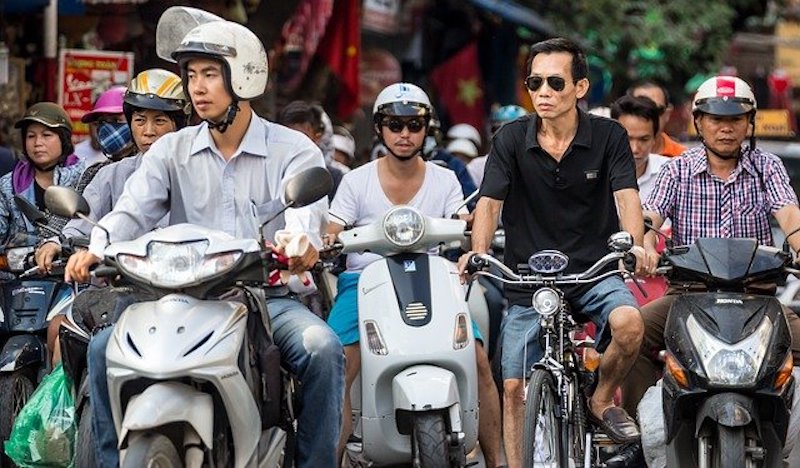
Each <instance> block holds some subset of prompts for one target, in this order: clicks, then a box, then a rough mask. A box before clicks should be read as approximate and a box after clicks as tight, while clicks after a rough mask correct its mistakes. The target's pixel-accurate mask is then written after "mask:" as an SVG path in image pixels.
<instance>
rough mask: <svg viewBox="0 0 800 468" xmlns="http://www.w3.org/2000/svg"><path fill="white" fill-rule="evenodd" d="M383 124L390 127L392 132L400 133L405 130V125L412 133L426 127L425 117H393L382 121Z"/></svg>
mask: <svg viewBox="0 0 800 468" xmlns="http://www.w3.org/2000/svg"><path fill="white" fill-rule="evenodd" d="M382 124H383V125H385V126H386V127H389V130H390V131H391V132H392V133H400V132H402V131H403V127H406V128H408V131H409V132H411V133H418V132H420V131H422V129H424V128H425V119H423V118H421V117H420V118H414V119H408V120H403V119H398V118H396V117H395V118H391V119H386V120H384V121H383V122H382Z"/></svg>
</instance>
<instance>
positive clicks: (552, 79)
mask: <svg viewBox="0 0 800 468" xmlns="http://www.w3.org/2000/svg"><path fill="white" fill-rule="evenodd" d="M545 79H546V80H547V86H549V87H550V89H552V90H553V91H555V92H557V93H558V92H561V91H564V88H565V87H566V86H567V81H566V80H565V79H564V78H561V77H560V76H548V77H547V78H544V77H541V76H529V77H527V78H525V87H527V88H528V89H530V90H531V91H539V88H541V87H542V85H543V84H544V81H545Z"/></svg>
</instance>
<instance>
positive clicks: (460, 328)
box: [339, 206, 488, 468]
mask: <svg viewBox="0 0 800 468" xmlns="http://www.w3.org/2000/svg"><path fill="white" fill-rule="evenodd" d="M465 227H466V223H465V222H464V221H461V220H452V219H437V218H430V217H427V216H424V215H422V214H421V213H420V212H419V211H417V210H416V209H414V208H411V207H408V206H398V207H395V208H393V209H391V210H390V211H389V212H388V213H387V214H386V215H385V216H384V218H383V219H382V220H381V221H379V222H376V223H373V224H370V225H367V226H361V227H357V228H353V229H349V230H346V231H344V232H342V233H341V234H339V241H340V242H341V245H342V253H350V252H372V253H376V254H380V255H383V257H384V258H382V259H380V260H377V261H375V262H373V263H371V264H370V265H369V266H367V267H366V268H365V269H364V271H363V272H362V274H361V277H360V279H359V282H358V311H359V318H358V319H359V331H360V334H361V341H360V343H361V344H360V346H361V376H360V382H358V381H356V382H355V384H354V388H356V389H358V388H360V389H361V391H360V394H361V398H360V399H359V398H354V399H353V408H354V413H356V414H358V412H359V411H360V423H361V424H360V433H361V437H362V445H361V450H360V453H356V452H357V451H358V449H357V448H356V447H354V444H349V445H348V456H349V457H350V459H351V460H354V461H356V463H359V464H361V465H363V466H376V465H388V464H396V463H409V462H411V463H413V465H414V466H415V467H424V468H427V467H462V466H465V464H466V453H467V452H469V451H471V450H472V449H473V448H474V446H475V443H476V440H477V435H478V385H477V382H478V376H477V369H476V363H475V339H474V336H473V330H472V324H471V320H470V312H469V309H468V305H467V303H466V302H465V301H464V297H465V292H466V289H465V288H464V286H463V285H461V284H460V282H459V277H458V271H457V269H456V266H455V265H454V264H453V263H451V262H448V261H447V260H445V259H444V258H441V257H438V256H431V255H428V250H429V249H430V248H433V247H436V246H438V245H440V244H442V243H446V242H450V241H453V240H458V239H463V238H464V229H465ZM487 336H488V335H487ZM355 393H356V394H357V393H359V392H357V391H356V392H355ZM358 422H359V421H356V423H358ZM356 427H357V429H358V424H356Z"/></svg>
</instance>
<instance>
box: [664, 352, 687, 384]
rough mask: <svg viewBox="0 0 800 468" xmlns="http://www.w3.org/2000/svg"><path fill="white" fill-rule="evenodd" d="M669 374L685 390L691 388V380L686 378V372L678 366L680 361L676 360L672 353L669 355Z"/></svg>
mask: <svg viewBox="0 0 800 468" xmlns="http://www.w3.org/2000/svg"><path fill="white" fill-rule="evenodd" d="M666 364H667V372H669V374H670V375H671V376H672V378H673V379H675V381H676V382H678V385H680V386H681V387H683V388H689V379H688V378H687V377H686V372H684V370H683V367H681V365H680V364H678V360H677V359H675V356H673V355H672V354H670V353H667V362H666Z"/></svg>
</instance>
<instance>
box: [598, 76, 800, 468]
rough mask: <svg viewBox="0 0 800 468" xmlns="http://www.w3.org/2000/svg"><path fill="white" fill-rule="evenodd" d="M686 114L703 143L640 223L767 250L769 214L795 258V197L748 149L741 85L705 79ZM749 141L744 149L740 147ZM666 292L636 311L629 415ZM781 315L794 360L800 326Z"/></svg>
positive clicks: (661, 188) (643, 385) (661, 184)
mask: <svg viewBox="0 0 800 468" xmlns="http://www.w3.org/2000/svg"><path fill="white" fill-rule="evenodd" d="M692 113H693V115H694V124H695V127H696V128H697V133H698V135H700V138H701V141H702V143H703V144H702V145H701V146H699V147H697V148H692V149H690V150H688V151H686V152H684V153H683V155H681V157H679V158H675V159H673V160H671V161H670V162H668V163H667V164H665V165H664V166H663V167H662V168H661V171H660V172H659V174H658V178H657V179H656V183H655V189H654V190H653V192H652V193H651V194H650V196H649V197H648V198H647V200H646V201H645V202H644V204H643V209H644V215H645V217H649V218H650V219H651V220H652V222H653V226H654V227H656V228H659V227H660V226H661V225H662V224H663V223H664V220H665V219H667V218H668V219H670V220H671V222H672V239H673V241H674V243H675V245H689V244H692V243H694V242H695V240H697V239H698V238H700V237H717V238H728V237H741V238H750V239H756V240H758V242H759V243H760V244H763V245H772V243H773V240H772V232H771V230H770V225H769V215H773V216H774V217H775V219H776V220H777V221H778V224H779V225H780V227H781V229H782V230H783V232H784V233H785V234H786V236H787V240H788V241H789V245H790V246H791V247H792V249H793V250H795V251H796V252H797V251H800V233H798V228H800V208H798V201H797V195H796V194H795V193H794V190H793V189H792V187H791V185H790V184H789V175H788V174H787V172H786V168H785V167H784V166H783V163H782V162H781V160H780V159H779V158H778V157H777V156H775V155H773V154H770V153H766V152H764V151H761V150H760V149H758V148H756V147H755V138H754V136H753V134H754V129H753V127H754V125H753V123H754V121H755V113H756V101H755V96H754V95H753V92H752V90H751V89H750V87H749V86H748V85H747V83H745V82H744V81H742V80H741V79H739V78H736V77H731V76H717V77H714V78H710V79H709V80H707V81H706V82H704V83H703V84H702V85H701V86H700V88H699V89H698V91H697V95H696V96H695V100H694V105H693V107H692ZM748 134H749V135H748ZM748 136H749V140H750V141H749V144H748V145H745V146H743V143H744V142H745V140H746V139H747V138H748ZM656 241H657V238H656V234H655V233H654V232H652V231H650V232H648V233H647V235H646V236H645V240H644V246H645V249H646V251H647V255H648V257H651V258H654V257H655V256H657V255H658V254H657V253H656V252H655V246H656ZM651 263H652V264H653V265H655V262H651ZM654 270H655V268H653V269H652V270H651V273H652V272H653V271H654ZM672 293H673V291H671V290H670V291H668V292H667V295H666V296H664V297H662V298H660V299H658V300H655V301H653V302H651V303H649V304H647V305H646V306H644V307H642V309H641V313H642V319H643V320H644V326H645V334H644V339H643V341H642V348H641V350H642V351H641V353H640V356H639V358H638V359H637V361H636V364H635V365H634V367H633V369H632V370H631V373H630V374H629V378H628V379H627V380H626V383H625V385H623V386H622V395H623V407H625V408H626V409H627V410H628V411H629V412H631V411H635V410H636V407H637V405H638V403H639V400H641V398H642V396H643V395H644V393H645V391H646V390H647V388H649V387H650V386H651V385H654V384H655V382H656V380H657V379H658V373H659V371H660V369H661V367H662V365H661V363H660V362H659V361H658V360H657V356H658V353H659V352H660V351H661V350H662V349H664V346H665V345H664V326H665V323H666V321H667V315H668V313H669V309H670V307H671V306H672V303H673V302H674V300H675V299H676V298H677V295H676V294H672ZM785 311H786V312H787V313H786V317H787V320H788V322H789V327H790V328H791V332H792V336H793V337H794V338H793V340H792V341H793V342H792V350H793V354H794V359H795V360H797V359H800V319H799V318H798V316H797V315H796V314H795V313H793V312H792V311H790V310H788V309H785ZM632 414H633V413H632ZM635 451H638V452H639V454H641V446H638V447H631V448H629V450H627V451H623V452H622V453H620V455H618V456H617V457H614V458H619V461H620V462H623V461H624V463H620V464H610V465H608V466H637V465H636V464H635V463H636V461H638V460H641V458H638V455H637V454H635V453H634V452H635ZM612 460H613V459H612ZM610 461H611V460H610ZM615 461H616V460H615Z"/></svg>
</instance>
